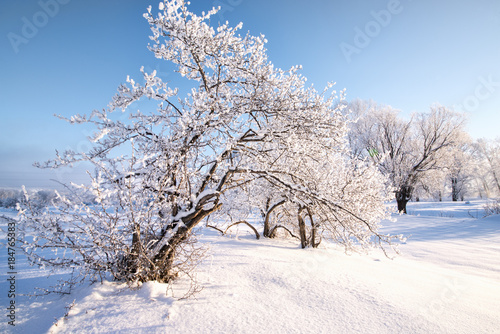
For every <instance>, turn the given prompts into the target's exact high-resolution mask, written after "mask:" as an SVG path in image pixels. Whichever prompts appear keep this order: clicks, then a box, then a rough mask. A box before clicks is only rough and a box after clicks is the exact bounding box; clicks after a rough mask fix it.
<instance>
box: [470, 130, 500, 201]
mask: <svg viewBox="0 0 500 334" xmlns="http://www.w3.org/2000/svg"><path fill="white" fill-rule="evenodd" d="M473 147H474V156H475V158H476V168H475V173H474V174H475V176H476V179H477V182H478V184H479V185H480V186H479V188H482V189H481V190H482V191H481V192H484V194H485V196H486V197H491V196H494V195H500V139H498V138H497V139H496V140H486V139H479V140H477V141H476V142H475V143H474V144H473Z"/></svg>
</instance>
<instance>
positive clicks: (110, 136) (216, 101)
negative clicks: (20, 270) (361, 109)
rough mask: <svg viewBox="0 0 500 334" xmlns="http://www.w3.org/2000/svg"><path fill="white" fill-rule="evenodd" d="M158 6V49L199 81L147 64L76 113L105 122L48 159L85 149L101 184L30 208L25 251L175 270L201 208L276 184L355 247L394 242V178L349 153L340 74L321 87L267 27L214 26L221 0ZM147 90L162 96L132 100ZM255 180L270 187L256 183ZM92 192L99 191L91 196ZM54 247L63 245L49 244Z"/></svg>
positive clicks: (168, 276)
mask: <svg viewBox="0 0 500 334" xmlns="http://www.w3.org/2000/svg"><path fill="white" fill-rule="evenodd" d="M159 10H160V11H159V12H158V13H157V14H156V15H154V14H153V12H152V9H151V8H149V9H148V12H147V13H146V14H145V15H144V16H145V18H146V19H147V21H148V23H149V25H150V27H151V30H152V36H151V40H152V44H151V45H150V50H151V51H152V52H153V53H154V55H155V56H156V57H157V58H161V59H164V60H165V61H168V62H170V63H172V64H174V65H175V66H176V71H177V72H178V73H179V74H180V75H181V76H182V77H184V78H186V79H188V82H191V83H192V88H191V90H190V92H189V94H187V97H185V98H181V97H180V96H179V92H178V90H177V89H172V88H171V87H170V86H169V85H168V84H167V83H165V82H163V81H162V80H161V79H160V78H159V77H157V76H156V73H155V72H153V73H146V72H144V71H143V70H141V71H142V73H143V78H144V79H143V80H142V83H139V82H136V81H134V80H133V79H131V78H127V84H126V85H122V86H120V87H119V90H118V94H117V95H116V96H115V97H114V98H113V100H112V102H111V103H110V106H109V108H107V109H103V110H100V111H98V110H96V111H94V112H93V113H92V114H91V115H90V116H85V115H77V116H74V117H71V118H70V119H68V121H69V122H70V123H75V124H81V123H86V124H91V125H93V126H94V127H95V128H96V132H95V135H94V136H93V138H91V139H92V141H93V142H94V146H93V148H92V149H91V150H90V151H88V152H73V151H67V152H64V153H62V154H58V155H57V158H56V159H55V160H52V161H49V162H47V163H45V164H43V165H42V166H41V167H47V168H59V167H62V166H66V165H71V164H73V163H75V162H78V161H87V162H90V163H92V164H93V165H94V166H95V171H94V172H92V173H89V175H90V179H91V183H90V185H69V186H68V189H70V190H71V194H70V195H67V196H60V201H61V202H62V204H60V205H58V207H57V208H56V209H50V210H42V211H40V210H36V209H35V208H33V207H32V206H30V202H29V201H28V202H27V203H25V204H24V205H22V206H21V207H20V212H21V217H22V230H23V233H24V234H22V236H26V235H27V234H32V235H36V238H35V239H34V240H33V241H32V242H29V241H26V239H23V241H24V242H25V244H24V248H25V251H26V252H27V254H28V257H29V258H30V259H31V260H33V261H34V262H36V263H41V264H45V265H50V266H56V267H73V268H78V270H79V271H80V274H82V275H83V276H86V275H91V276H93V277H99V276H102V275H103V274H104V273H106V272H108V273H111V274H112V275H113V277H114V278H116V279H125V280H129V281H136V280H138V281H147V280H158V281H170V280H172V279H173V278H174V277H176V276H177V275H178V274H179V272H181V271H186V270H189V269H190V268H192V266H191V265H189V263H192V262H193V261H194V262H196V259H197V256H196V254H197V252H198V250H197V249H196V247H194V248H193V245H194V244H193V242H192V239H191V235H192V231H193V229H194V228H195V227H196V226H198V225H199V223H200V222H201V221H203V220H204V219H208V218H209V216H210V217H215V216H216V214H217V213H221V212H224V210H226V211H225V213H226V214H227V213H229V212H233V213H236V214H241V212H250V211H251V209H252V208H251V207H249V206H250V205H251V203H261V204H262V203H265V202H266V200H267V197H266V196H267V195H269V194H271V195H272V196H274V197H273V198H272V200H278V201H281V200H285V201H286V202H287V203H288V205H289V206H293V207H294V208H295V209H296V215H295V218H296V219H298V220H299V223H300V219H303V217H304V216H303V215H304V214H305V212H307V214H308V217H309V219H310V224H311V226H313V227H312V229H313V230H314V231H317V230H319V228H320V227H321V229H322V231H324V233H325V236H329V237H331V238H333V239H334V240H335V241H338V242H341V243H343V244H344V245H346V247H348V248H349V249H350V248H352V247H355V246H356V245H361V246H367V245H371V244H373V243H374V242H390V240H391V238H392V237H389V236H385V235H382V234H380V233H379V232H378V229H377V228H378V221H379V220H380V219H381V218H383V217H385V215H386V211H385V208H384V205H383V200H384V199H385V198H386V195H385V193H384V187H383V184H384V178H383V177H382V176H381V175H380V173H378V171H377V170H376V168H375V167H374V166H372V165H371V164H370V163H368V162H366V161H364V160H350V159H349V158H348V155H347V154H346V143H345V134H346V130H347V125H346V124H347V120H346V117H345V116H344V115H343V114H342V112H341V110H340V108H337V107H335V106H336V105H337V104H335V103H334V101H335V99H336V98H337V97H336V95H335V92H332V91H331V86H328V87H327V88H326V89H325V90H324V91H322V92H317V91H316V90H314V89H313V88H312V87H306V85H305V82H306V80H305V78H304V77H302V76H301V75H300V74H299V73H298V70H299V67H293V68H291V69H290V70H288V71H283V70H281V69H278V68H276V67H274V66H273V64H272V63H271V62H269V60H268V59H267V55H266V50H265V47H264V44H265V42H266V40H265V38H264V36H251V35H248V34H247V35H245V36H240V35H239V34H238V32H239V30H240V29H241V24H240V25H238V26H236V27H234V28H233V27H230V26H228V24H227V23H226V24H223V25H220V26H218V27H217V28H214V27H212V26H210V24H209V22H210V18H211V17H212V16H213V15H214V14H215V13H216V12H217V10H216V9H213V10H211V11H209V12H208V13H203V14H202V15H201V16H199V15H195V14H193V13H192V12H190V11H189V10H188V8H187V6H186V4H185V3H184V2H183V1H178V0H172V1H165V2H162V3H160V6H159ZM141 99H142V100H143V99H149V100H154V101H157V103H158V104H157V108H156V109H154V108H153V109H152V110H148V111H139V110H131V105H132V103H133V102H135V101H138V100H141ZM120 111H122V112H125V113H127V114H128V116H129V117H128V119H127V120H124V119H123V117H120V115H119V114H120ZM117 114H118V115H117ZM258 187H260V188H261V189H267V191H263V192H253V191H252V190H254V189H257V188H258ZM86 193H90V194H92V195H93V196H94V197H95V199H96V201H97V203H98V204H97V205H92V204H89V203H85V202H84V201H82V200H81V198H82V194H86ZM249 198H250V199H252V200H248V199H249ZM227 208H231V210H232V211H231V210H229V209H227ZM268 208H269V206H268ZM236 209H237V210H236ZM238 210H239V211H238ZM237 219H240V218H237ZM303 220H304V219H303ZM302 223H303V224H302V225H301V224H299V225H300V226H302V227H301V228H303V229H304V231H305V227H304V225H305V223H304V221H302ZM308 240H311V238H307V237H304V238H303V240H302V241H303V243H302V245H303V246H307V244H308ZM311 242H312V245H315V244H316V241H315V240H314V238H313V239H312V241H311ZM46 248H50V249H59V250H60V249H62V250H63V252H62V253H61V251H59V252H58V253H57V254H55V253H54V256H50V255H47V253H46V252H41V253H40V252H39V250H44V249H46ZM186 268H188V269H186ZM80 277H81V276H80Z"/></svg>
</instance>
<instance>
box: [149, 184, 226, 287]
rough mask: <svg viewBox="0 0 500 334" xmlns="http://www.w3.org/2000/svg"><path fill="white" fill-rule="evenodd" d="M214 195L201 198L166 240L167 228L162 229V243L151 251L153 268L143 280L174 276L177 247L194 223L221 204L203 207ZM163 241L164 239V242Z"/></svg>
mask: <svg viewBox="0 0 500 334" xmlns="http://www.w3.org/2000/svg"><path fill="white" fill-rule="evenodd" d="M216 196H217V195H213V194H212V195H208V196H207V197H205V198H203V199H201V200H200V201H199V202H198V204H197V205H196V208H195V210H194V212H192V213H191V214H189V215H187V216H185V217H183V218H182V219H181V220H182V223H183V224H182V226H179V227H178V228H177V231H176V232H175V233H174V235H172V236H171V237H169V238H168V239H166V240H164V238H166V235H167V231H168V229H166V230H165V231H164V235H162V237H161V239H160V240H159V243H160V244H163V243H164V244H163V245H162V246H160V248H159V249H158V250H156V252H155V250H153V252H154V253H155V254H154V256H153V258H152V266H154V270H150V271H149V272H150V273H151V274H149V276H148V277H146V278H145V281H148V280H157V281H159V282H169V281H171V280H172V279H174V278H175V277H176V273H175V272H173V269H174V260H175V256H176V250H177V247H178V246H179V245H180V244H181V243H182V242H183V241H184V240H186V239H187V238H188V236H189V234H190V233H191V231H192V230H193V228H194V227H195V226H196V225H198V224H199V223H200V222H201V221H202V220H203V219H204V218H205V217H207V216H208V215H210V214H211V213H213V212H215V211H217V210H218V209H219V208H220V207H221V204H217V203H216V204H214V206H213V207H212V208H210V209H208V210H205V209H203V206H204V204H206V203H207V201H208V200H210V199H211V198H212V197H216ZM217 201H218V200H216V201H215V202H217ZM178 223H181V222H180V221H178V222H175V221H174V222H173V223H172V228H171V229H170V230H173V229H175V227H176V225H177V224H178ZM164 241H166V243H165V242H164Z"/></svg>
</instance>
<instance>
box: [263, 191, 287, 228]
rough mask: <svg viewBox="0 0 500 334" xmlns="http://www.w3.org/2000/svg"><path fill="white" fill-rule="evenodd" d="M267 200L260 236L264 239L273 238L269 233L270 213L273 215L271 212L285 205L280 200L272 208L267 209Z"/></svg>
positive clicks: (283, 201)
mask: <svg viewBox="0 0 500 334" xmlns="http://www.w3.org/2000/svg"><path fill="white" fill-rule="evenodd" d="M269 202H270V201H269V199H268V201H267V203H266V212H265V214H264V232H263V233H262V235H264V237H266V238H274V235H275V234H274V233H271V225H270V221H269V219H270V217H271V213H273V211H274V210H275V209H276V208H278V207H279V206H281V205H283V204H285V202H286V200H281V201H280V202H278V203H276V204H274V205H273V206H271V207H269Z"/></svg>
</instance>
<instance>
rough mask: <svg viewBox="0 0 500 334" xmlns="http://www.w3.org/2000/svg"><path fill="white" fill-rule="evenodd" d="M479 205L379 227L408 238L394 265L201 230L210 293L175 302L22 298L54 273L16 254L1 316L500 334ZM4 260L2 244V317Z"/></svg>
mask: <svg viewBox="0 0 500 334" xmlns="http://www.w3.org/2000/svg"><path fill="white" fill-rule="evenodd" d="M482 204H483V202H481V201H472V202H471V203H469V204H465V203H463V202H458V203H452V202H442V203H434V202H432V203H430V202H420V203H409V207H408V208H409V215H406V216H398V217H397V221H396V222H390V221H384V227H383V230H384V231H385V232H387V233H391V234H399V233H404V234H405V235H408V236H410V235H411V237H410V238H409V239H408V241H407V242H406V244H403V245H400V250H401V252H402V254H401V255H399V256H396V257H395V258H394V259H392V260H391V259H388V258H386V257H385V256H384V255H383V253H382V252H381V251H380V250H374V251H372V252H371V253H369V254H353V255H346V254H344V252H343V250H342V249H341V248H338V247H337V246H334V245H327V244H322V245H321V246H322V247H321V248H320V249H305V250H303V249H300V248H299V245H298V242H297V241H296V240H281V241H276V240H272V241H271V240H265V239H264V240H262V239H261V240H255V236H254V235H252V234H251V232H250V231H248V230H246V229H245V228H244V227H239V230H237V229H236V228H234V229H233V232H232V235H228V236H224V237H222V236H220V235H218V234H217V232H216V231H215V230H212V229H205V230H203V231H202V232H201V236H200V241H201V242H203V243H205V244H206V245H207V246H208V247H209V250H208V253H207V254H208V256H207V258H206V259H205V261H204V262H203V264H202V265H200V266H199V267H198V271H197V278H198V282H199V284H200V285H201V286H202V287H203V290H202V291H201V292H199V293H198V294H196V295H195V296H194V297H192V298H189V299H182V300H179V298H178V297H182V291H180V290H181V289H182V288H183V282H182V281H181V282H179V283H178V284H177V285H176V286H175V287H174V291H173V293H174V297H172V291H169V293H168V294H167V295H166V294H165V290H166V285H164V284H159V283H155V282H149V283H147V284H144V285H143V286H142V287H141V288H139V289H136V290H130V289H128V288H127V287H126V285H124V284H119V283H114V282H104V283H103V284H95V285H93V286H90V287H89V286H82V287H79V288H77V289H76V290H75V291H74V292H73V293H72V294H71V295H65V296H62V297H60V296H54V295H50V296H45V297H39V298H36V299H35V298H28V297H25V296H20V295H19V293H28V292H30V291H32V289H33V288H34V287H35V286H45V287H46V286H48V285H50V284H51V283H53V282H54V281H55V280H56V279H57V278H59V277H57V276H52V277H50V278H46V277H45V275H46V273H45V272H41V271H39V270H38V269H36V268H30V267H28V266H27V265H26V263H25V261H23V258H22V257H21V256H20V255H19V254H18V255H17V258H16V272H17V274H16V283H17V285H16V292H17V295H16V298H15V302H16V304H15V305H16V322H15V323H16V326H15V327H12V326H10V325H8V323H7V322H8V321H9V319H8V318H7V317H6V316H3V320H2V321H1V323H0V332H2V333H4V332H17V333H45V332H54V333H169V334H171V333H500V216H499V215H496V216H490V217H487V218H481V217H482V214H483V211H482ZM1 213H2V212H0V214H1ZM3 213H4V214H6V215H13V214H14V213H12V212H8V211H6V212H3ZM0 225H2V226H3V227H5V226H6V222H5V221H4V220H2V221H1V223H0ZM2 240H3V241H5V235H4V234H2ZM7 257H8V254H7V249H6V248H5V247H2V251H1V254H0V258H1V259H2V262H1V273H2V277H1V282H0V296H1V305H2V308H3V310H4V313H5V314H6V313H7V310H6V307H7V306H8V303H9V302H10V300H11V299H9V298H8V290H9V282H8V281H7V279H8V277H7V276H6V275H5V274H6V273H7V271H8V268H7ZM70 305H72V307H71V308H70V309H69V311H68V309H67V308H68V307H69V306H70ZM65 314H67V316H66V317H65V318H64V315H65ZM56 319H57V320H56Z"/></svg>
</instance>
